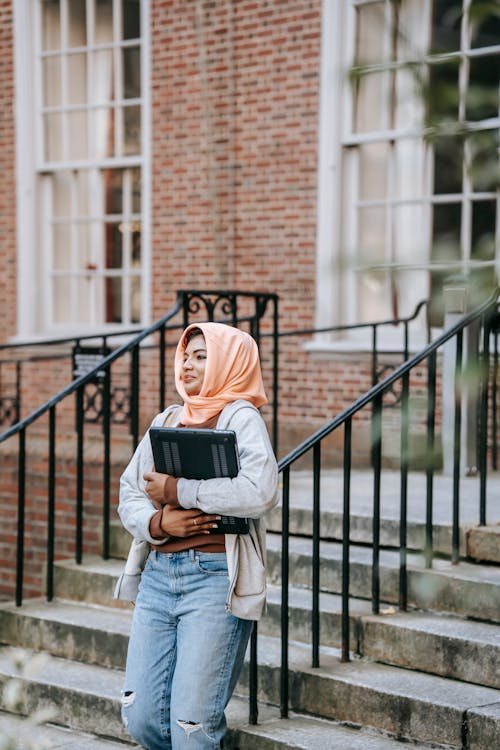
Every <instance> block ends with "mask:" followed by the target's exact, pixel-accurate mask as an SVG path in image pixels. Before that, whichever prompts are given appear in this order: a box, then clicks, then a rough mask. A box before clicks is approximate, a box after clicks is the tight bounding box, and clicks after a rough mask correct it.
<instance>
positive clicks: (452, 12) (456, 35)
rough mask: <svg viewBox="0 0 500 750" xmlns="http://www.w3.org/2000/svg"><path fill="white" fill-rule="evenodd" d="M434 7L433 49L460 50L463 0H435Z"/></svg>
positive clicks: (437, 50)
mask: <svg viewBox="0 0 500 750" xmlns="http://www.w3.org/2000/svg"><path fill="white" fill-rule="evenodd" d="M433 8H434V18H433V24H432V32H433V33H432V51H433V52H455V51H456V50H459V49H460V21H461V19H462V0H434V6H433Z"/></svg>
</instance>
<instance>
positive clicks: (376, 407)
mask: <svg viewBox="0 0 500 750" xmlns="http://www.w3.org/2000/svg"><path fill="white" fill-rule="evenodd" d="M499 293H500V289H496V290H495V292H494V293H493V294H491V295H490V297H488V299H486V300H485V301H484V302H483V303H482V304H481V305H479V306H478V307H476V308H475V309H474V310H472V311H471V312H469V313H467V314H466V315H464V316H463V317H462V318H461V319H460V320H458V321H457V322H456V323H454V324H453V325H451V326H450V327H449V328H448V329H447V330H446V331H444V332H443V333H442V334H441V335H440V336H439V337H437V338H436V339H435V340H434V341H433V342H431V343H429V344H428V345H427V346H426V347H424V348H423V349H422V350H421V351H420V352H419V353H417V354H416V355H414V356H413V357H411V358H410V359H408V360H407V361H405V362H403V364H401V365H400V366H399V367H396V368H395V370H394V371H393V372H392V373H390V374H389V375H387V376H386V377H384V378H383V379H382V380H381V381H380V382H379V383H376V384H375V385H373V386H372V387H371V388H370V389H369V390H368V391H367V392H366V393H365V394H363V395H362V396H361V397H360V398H358V399H357V400H356V401H355V402H354V403H353V404H351V405H350V406H348V407H347V408H345V409H344V410H343V411H342V412H341V413H340V414H338V415H337V416H336V417H335V418H334V419H332V420H330V421H329V422H327V423H326V424H324V425H323V426H322V427H320V428H319V429H318V430H316V431H315V432H314V433H313V434H312V435H310V436H309V437H308V438H306V439H305V440H304V441H302V443H300V445H298V446H297V447H296V448H294V449H293V450H292V451H290V452H289V453H287V454H286V455H285V456H283V457H282V458H281V459H280V460H279V461H278V469H279V472H280V474H281V475H282V493H281V495H282V520H281V672H280V711H281V716H282V717H283V718H286V717H287V716H288V703H289V697H288V690H289V668H290V667H289V653H288V651H289V621H290V617H289V611H288V602H289V592H288V588H289V577H290V576H289V537H290V469H291V467H292V465H293V464H294V463H295V462H297V461H298V460H299V459H300V458H302V457H303V456H305V454H307V453H309V452H310V451H312V452H313V478H312V529H313V531H312V619H311V666H312V667H318V666H319V653H320V652H319V645H320V616H319V615H320V609H319V592H320V590H321V588H320V559H319V542H320V538H321V536H320V471H321V445H322V440H323V439H324V438H326V437H327V436H328V435H330V434H331V433H332V432H334V430H336V429H338V428H341V427H343V428H344V433H343V448H344V450H343V472H342V473H343V499H342V511H341V512H342V536H341V546H342V553H341V570H342V574H341V583H340V592H341V608H340V609H341V612H340V615H341V623H340V642H341V661H349V658H350V656H349V650H350V615H349V599H350V596H351V594H350V591H349V586H350V578H349V570H350V566H351V554H350V549H351V532H350V520H351V518H350V514H351V510H350V499H351V488H350V481H351V454H352V428H353V418H354V416H355V415H356V414H357V413H358V412H359V411H360V410H361V409H363V408H364V407H366V406H370V405H371V407H372V412H371V461H372V472H373V524H372V529H373V531H372V566H371V568H372V575H371V601H372V612H373V613H374V614H378V613H379V611H380V610H379V606H380V589H381V586H380V547H381V540H380V516H381V502H380V501H381V471H382V400H383V396H384V393H386V391H387V390H388V389H389V388H390V387H391V386H392V385H393V384H394V383H396V382H397V381H402V399H401V426H400V516H399V609H400V610H403V611H404V610H406V609H407V604H408V568H407V511H408V507H407V506H408V470H409V408H408V407H409V392H410V379H409V377H410V372H411V371H412V370H413V369H414V368H415V367H417V366H418V365H420V364H421V363H422V362H424V361H426V360H427V362H428V364H427V371H428V375H427V415H426V429H427V439H426V450H425V459H426V460H425V475H426V496H425V513H426V517H425V542H424V544H425V548H424V560H425V565H426V567H427V568H430V567H432V558H433V549H432V524H433V475H434V470H435V468H434V440H435V408H436V379H437V378H436V366H437V365H436V363H437V352H438V350H439V349H440V347H442V346H443V345H445V344H447V343H448V342H451V341H452V340H453V339H456V347H455V349H454V354H450V357H452V356H454V358H455V369H454V394H452V395H453V396H454V425H453V489H452V492H453V504H452V533H451V540H452V549H451V556H450V559H451V563H452V564H457V563H458V562H459V559H460V547H459V545H460V526H459V514H460V496H459V492H460V483H459V472H460V450H461V448H460V441H461V409H462V406H461V404H462V399H461V376H462V366H463V364H462V359H463V351H464V347H463V337H464V331H465V330H466V329H467V327H468V326H470V325H471V324H472V323H474V322H475V321H481V322H482V326H483V339H482V350H480V351H478V356H479V359H478V362H479V368H478V372H479V394H478V403H479V406H480V409H479V436H478V446H479V448H478V453H479V460H478V469H479V498H478V499H479V523H480V525H484V524H485V523H486V471H487V468H486V467H487V446H486V442H487V429H488V398H489V395H488V388H489V383H490V381H489V346H490V336H491V333H492V330H493V326H494V322H493V321H494V312H495V310H496V306H497V299H498V295H499ZM496 333H498V332H497V331H496ZM447 351H448V352H450V351H451V350H450V349H449V346H448V349H447ZM494 355H495V356H494V359H493V373H494V376H495V377H496V371H497V370H496V368H497V344H496V337H495V349H494ZM491 391H492V395H493V398H495V399H496V390H495V384H494V383H493V384H492V385H491ZM495 408H496V406H495V405H494V409H493V417H495V414H496V412H495ZM495 461H496V454H495V452H494V451H492V463H493V466H494V467H495Z"/></svg>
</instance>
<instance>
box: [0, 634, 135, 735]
mask: <svg viewBox="0 0 500 750" xmlns="http://www.w3.org/2000/svg"><path fill="white" fill-rule="evenodd" d="M21 653H22V652H21V651H20V649H19V648H18V647H14V648H13V647H8V646H4V647H1V648H0V682H1V683H5V682H6V681H7V680H9V679H10V678H13V677H16V678H17V679H18V680H19V681H20V683H21V685H22V688H23V691H22V701H21V705H20V707H19V709H18V711H19V713H21V714H24V715H30V714H32V713H33V712H34V711H36V710H39V709H46V710H51V711H52V712H53V713H54V718H53V721H54V722H55V723H57V724H60V725H62V726H65V727H68V728H70V729H74V730H77V731H83V732H87V733H90V734H93V735H97V736H100V737H112V738H113V739H115V740H122V741H127V740H130V737H129V736H128V735H127V733H126V731H125V729H124V728H123V726H122V723H121V719H120V690H121V688H122V685H123V671H121V670H117V669H110V668H106V667H102V666H96V665H93V664H84V663H82V662H77V661H71V660H69V659H60V658H58V657H55V656H50V655H49V654H42V655H41V656H42V660H41V664H40V658H37V659H36V660H35V659H33V660H32V661H31V663H30V659H31V657H30V652H29V651H25V652H24V660H25V662H26V664H27V665H28V668H27V669H19V667H18V666H17V665H18V663H19V660H20V654H21ZM35 666H37V667H39V668H38V670H35ZM4 701H5V691H3V692H2V703H1V704H0V708H2V709H3V710H5V708H6V705H5V702H4Z"/></svg>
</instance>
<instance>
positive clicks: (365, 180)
mask: <svg viewBox="0 0 500 750" xmlns="http://www.w3.org/2000/svg"><path fill="white" fill-rule="evenodd" d="M388 158H389V149H388V146H387V144H386V143H371V144H368V145H364V146H360V148H359V193H360V199H361V200H374V199H382V198H385V197H386V195H387V167H388Z"/></svg>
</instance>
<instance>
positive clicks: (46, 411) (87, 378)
mask: <svg viewBox="0 0 500 750" xmlns="http://www.w3.org/2000/svg"><path fill="white" fill-rule="evenodd" d="M266 313H269V316H268V317H269V321H267V319H265V315H266ZM179 317H180V318H181V320H179V321H178V322H174V321H175V319H176V318H179ZM215 318H218V319H223V320H224V321H225V322H230V323H232V324H235V325H236V324H237V325H240V326H243V325H248V327H249V328H250V331H251V333H252V334H253V335H254V337H255V338H256V340H257V343H260V335H261V326H262V324H263V322H265V323H266V329H267V330H269V331H270V332H271V336H272V347H271V352H270V356H271V358H272V360H273V363H272V367H271V368H270V370H271V372H272V373H273V374H277V372H278V368H277V346H276V341H277V324H278V298H277V295H274V294H261V293H249V292H231V291H229V292H228V291H196V290H195V291H191V290H182V291H179V292H178V295H177V301H176V303H175V305H174V306H173V307H172V309H171V310H170V311H169V312H168V313H167V314H166V315H165V316H164V317H163V318H161V319H160V320H159V321H157V322H156V323H154V324H153V325H151V326H149V327H148V328H146V329H144V330H142V331H141V332H140V333H139V334H138V335H137V336H135V337H134V338H133V339H131V340H130V341H128V342H127V343H125V344H123V345H122V346H121V347H119V348H117V349H116V350H114V351H112V352H111V353H109V354H107V355H106V356H104V357H102V358H100V359H99V361H98V362H97V363H96V364H95V365H94V367H91V368H90V369H88V370H87V371H86V372H82V374H80V375H78V377H77V378H76V379H75V380H74V381H73V382H72V383H70V384H69V385H67V386H66V387H65V388H64V389H63V390H61V391H60V392H59V393H58V394H57V395H56V396H54V397H53V398H51V399H50V400H49V401H47V402H46V403H45V404H43V405H42V406H40V407H39V408H38V409H36V410H35V411H33V412H32V413H31V414H30V415H28V416H27V417H25V418H24V419H22V420H20V421H19V422H18V423H16V424H15V425H13V426H11V427H10V428H8V429H7V430H6V431H5V432H3V433H2V434H0V444H7V443H8V442H9V441H13V440H15V439H16V438H17V441H18V446H17V451H16V450H14V451H13V453H14V454H15V455H16V458H17V469H16V474H17V530H16V536H17V552H16V580H15V601H16V604H17V605H21V604H22V600H23V582H24V567H25V537H26V477H27V460H28V457H27V450H26V443H27V435H28V431H29V430H30V428H33V429H38V430H40V429H41V427H40V425H41V423H42V420H43V419H48V441H47V445H48V447H47V454H46V456H47V473H46V480H47V481H46V492H47V495H46V498H47V540H46V545H47V546H46V553H45V556H46V595H47V598H48V599H49V600H51V599H52V597H53V576H54V545H55V527H56V485H57V476H56V474H57V472H56V458H57V450H56V438H57V434H58V415H59V414H60V413H63V412H64V409H65V407H68V404H70V405H72V404H73V399H75V402H76V404H75V408H74V412H75V433H76V440H75V448H74V462H75V463H76V473H75V480H74V481H75V488H74V492H71V493H70V494H71V495H72V496H73V495H74V498H75V540H74V549H75V561H76V563H81V561H82V556H83V550H84V541H85V540H84V523H83V518H84V497H85V468H86V467H85V464H86V448H87V444H86V440H85V438H86V433H85V422H84V416H83V415H84V399H85V388H86V386H87V385H88V384H89V383H91V382H92V381H93V380H95V379H96V378H99V379H100V381H101V383H102V388H103V393H102V404H103V411H102V434H100V435H99V440H100V443H99V446H100V447H99V451H100V453H101V456H102V472H103V474H102V492H103V498H102V526H103V532H102V540H103V541H102V556H103V558H104V559H107V558H108V557H109V545H110V509H111V502H110V477H111V464H112V456H111V437H112V435H111V418H110V417H111V414H110V400H111V399H110V391H111V384H112V366H113V365H115V364H116V363H121V362H123V360H124V358H125V357H126V356H127V357H129V359H130V364H129V365H128V367H127V369H128V370H129V375H128V377H129V380H130V391H131V396H130V402H131V424H132V428H131V435H132V449H133V448H135V446H136V445H137V443H138V440H139V430H140V425H139V401H140V389H141V381H142V377H141V375H140V372H141V370H140V356H141V354H142V351H143V345H144V344H147V346H145V347H144V351H149V352H151V351H152V352H154V354H155V357H156V358H157V371H158V376H157V378H156V382H157V383H158V401H159V403H158V406H157V409H158V411H162V410H163V409H164V408H165V399H166V389H165V382H166V379H167V365H166V350H167V347H168V346H169V345H170V344H169V343H168V341H167V334H168V333H169V332H172V331H175V332H176V340H177V337H178V332H179V330H181V329H183V328H184V327H185V326H186V325H187V324H188V322H190V321H193V322H194V320H195V319H196V320H200V321H201V320H214V319H215ZM152 337H156V339H157V340H156V342H155V343H154V344H152V343H151V339H152ZM174 345H175V344H171V346H174ZM270 391H271V393H272V403H271V409H272V423H273V435H274V438H275V439H276V440H277V406H278V401H277V381H274V382H272V384H271V388H270ZM149 416H150V415H149ZM92 437H93V439H94V441H95V439H96V433H95V430H94V432H93V434H92ZM4 447H5V446H4ZM64 447H66V446H64ZM94 448H95V446H94Z"/></svg>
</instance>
